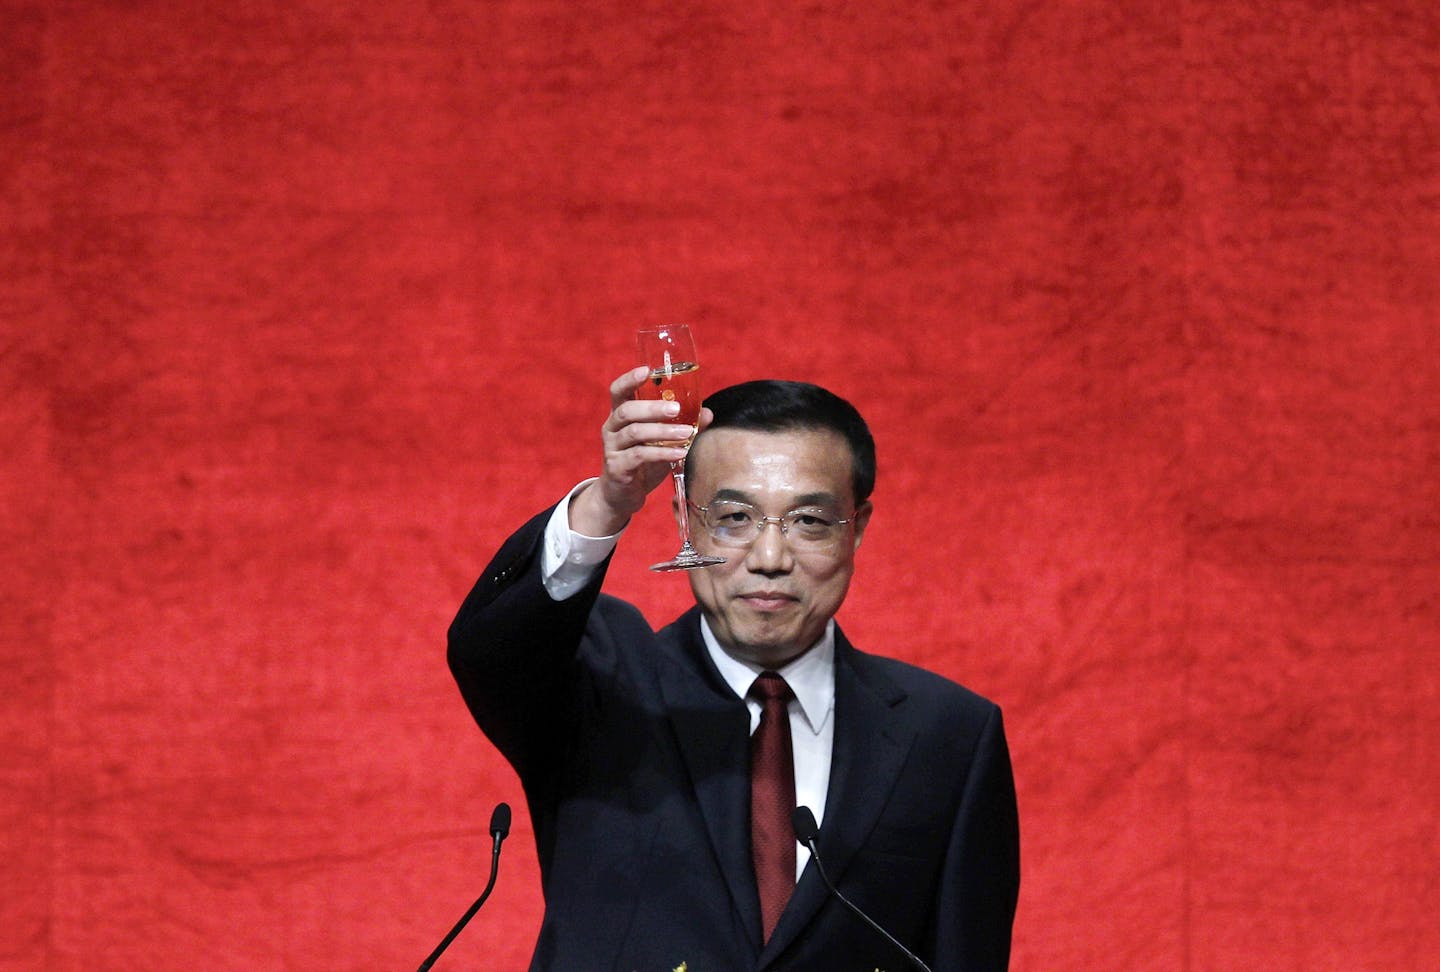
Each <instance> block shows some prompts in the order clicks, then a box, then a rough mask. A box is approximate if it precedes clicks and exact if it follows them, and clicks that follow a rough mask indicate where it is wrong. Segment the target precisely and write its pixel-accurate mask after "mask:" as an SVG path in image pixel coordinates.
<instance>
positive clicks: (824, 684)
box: [700, 614, 835, 735]
mask: <svg viewBox="0 0 1440 972" xmlns="http://www.w3.org/2000/svg"><path fill="white" fill-rule="evenodd" d="M700 636H701V637H702V638H704V639H705V648H706V649H707V650H708V651H709V652H710V658H711V659H712V660H713V661H714V662H715V667H716V668H718V669H719V670H720V675H721V677H723V678H724V679H725V683H726V684H727V685H729V686H730V689H731V691H733V692H734V693H735V694H736V695H737V696H738V697H740V698H742V699H743V698H745V693H747V692H749V691H750V683H751V682H753V681H755V676H757V675H759V674H760V673H761V672H763V671H765V669H764V668H761V667H760V666H759V665H754V664H751V663H750V662H743V661H741V660H740V659H738V658H734V657H731V655H730V654H728V653H727V652H726V651H725V649H724V648H722V647H720V641H719V639H717V638H716V637H715V632H713V631H711V630H710V622H709V621H707V620H706V619H705V615H704V614H701V615H700ZM776 671H777V672H778V674H779V675H780V677H782V678H783V679H785V681H786V683H787V684H788V685H789V686H790V690H791V691H792V692H794V693H795V701H797V702H799V703H800V713H801V715H803V716H804V717H805V722H806V724H807V725H808V726H809V727H810V731H811V732H813V733H815V734H816V735H819V734H820V730H821V729H823V728H825V723H826V721H827V720H828V719H829V718H830V713H831V712H832V711H834V709H835V619H834V618H831V619H830V620H829V621H828V622H826V624H825V633H824V634H822V635H821V636H820V640H819V641H817V642H815V644H814V645H813V646H812V647H811V648H810V650H809V651H806V652H803V653H802V654H801V655H800V656H799V657H798V658H794V659H792V660H791V661H789V662H787V663H786V664H785V665H783V666H782V667H780V668H779V669H777V670H776Z"/></svg>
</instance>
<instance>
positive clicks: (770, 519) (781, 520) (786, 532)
mask: <svg viewBox="0 0 1440 972" xmlns="http://www.w3.org/2000/svg"><path fill="white" fill-rule="evenodd" d="M715 502H716V501H715V500H711V501H710V504H709V505H706V506H701V505H700V504H699V503H697V502H695V501H694V500H692V499H690V498H688V497H687V498H686V500H685V505H686V506H688V507H690V508H691V509H692V510H695V511H696V512H697V513H701V514H709V512H710V506H711V505H714V503H715ZM720 502H722V503H733V504H734V505H735V506H743V507H746V508H747V509H751V510H754V511H755V536H753V537H751V538H750V539H749V540H746V541H744V542H743V543H734V542H733V541H732V542H727V541H725V540H721V539H720V538H719V537H717V536H715V530H714V529H713V528H712V527H711V526H710V523H709V522H708V520H707V518H706V516H705V515H702V516H701V517H700V522H701V523H702V524H704V526H705V532H706V533H707V534H709V536H710V539H712V540H714V541H715V542H716V543H718V544H720V545H721V546H722V547H728V548H729V549H731V550H747V549H749V548H750V547H751V546H752V545H753V544H754V543H755V541H756V540H759V539H760V534H761V532H762V531H763V530H764V529H765V524H767V523H774V524H775V525H776V526H777V527H779V529H780V536H781V538H782V539H783V540H784V541H785V542H786V543H791V541H790V527H788V526H786V525H785V518H786V517H787V516H790V515H792V514H794V513H799V512H801V511H802V510H820V507H818V506H797V507H795V508H794V509H793V510H786V511H785V512H784V513H782V514H780V515H779V516H765V515H763V514H761V512H760V508H759V507H758V506H755V505H753V504H751V503H746V502H744V501H742V500H720ZM859 512H860V510H859V508H858V507H857V508H856V509H855V510H853V511H852V512H851V513H850V515H849V516H847V517H842V518H840V519H836V520H831V521H830V525H831V526H845V525H847V524H850V523H854V522H855V521H856V520H858V519H859V517H858V516H857V515H856V514H858V513H859ZM840 536H841V534H840V533H836V534H835V536H834V537H833V538H832V539H830V540H826V541H824V542H825V543H826V544H830V543H834V542H835V541H836V540H838V539H839V538H840ZM791 547H792V549H800V550H805V549H809V550H813V551H815V552H816V553H821V552H828V550H827V548H826V547H823V546H820V547H815V546H811V547H808V548H807V547H806V546H804V545H803V543H802V545H801V546H800V547H798V548H796V547H795V546H794V544H793V543H792V544H791Z"/></svg>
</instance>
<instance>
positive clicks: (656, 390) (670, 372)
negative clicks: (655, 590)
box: [635, 324, 725, 570]
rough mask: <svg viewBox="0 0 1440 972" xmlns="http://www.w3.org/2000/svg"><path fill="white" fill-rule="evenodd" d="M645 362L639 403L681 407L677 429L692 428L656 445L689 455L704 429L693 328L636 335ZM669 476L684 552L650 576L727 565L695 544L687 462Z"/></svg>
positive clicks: (652, 330)
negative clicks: (697, 431)
mask: <svg viewBox="0 0 1440 972" xmlns="http://www.w3.org/2000/svg"><path fill="white" fill-rule="evenodd" d="M635 341H636V345H637V346H638V347H639V349H640V357H641V359H642V360H643V361H644V363H645V364H646V366H648V367H649V369H650V377H649V378H647V379H646V380H645V381H644V382H642V383H641V385H640V387H639V389H637V390H636V392H635V397H636V398H638V399H642V400H646V399H648V400H650V401H667V402H679V403H680V414H679V415H678V416H676V417H675V418H674V420H673V421H675V422H676V423H678V424H688V425H689V426H690V434H689V435H688V436H687V437H686V438H685V439H683V440H678V439H677V440H675V441H670V442H657V443H656V445H661V446H669V447H673V448H677V449H684V450H685V451H686V452H689V450H690V443H691V442H693V441H694V440H695V429H696V428H697V427H698V426H699V424H700V400H701V395H700V362H699V358H697V357H696V356H695V339H694V338H692V337H691V336H690V328H689V327H687V326H686V325H684V324H667V325H665V326H664V327H644V328H641V329H640V330H639V331H637V332H636V334H635ZM670 476H671V478H673V479H674V480H675V499H676V502H677V504H678V507H677V508H678V509H679V511H680V515H679V517H677V519H678V520H679V521H680V540H681V544H680V552H679V553H677V554H676V555H675V556H674V557H673V558H671V559H670V560H667V561H665V562H664V563H660V564H655V565H653V566H652V567H651V568H650V569H651V570H694V569H695V568H697V567H709V566H711V565H712V564H723V563H724V562H725V558H724V557H712V556H709V555H707V554H701V553H697V552H696V551H695V548H694V547H693V546H691V544H690V509H689V507H688V506H687V504H686V502H685V460H684V459H681V460H679V461H678V462H672V463H671V464H670Z"/></svg>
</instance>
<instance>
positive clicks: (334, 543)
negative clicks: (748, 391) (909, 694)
mask: <svg viewBox="0 0 1440 972" xmlns="http://www.w3.org/2000/svg"><path fill="white" fill-rule="evenodd" d="M1436 10H1437V8H1436V7H1435V6H1434V5H1433V4H1431V3H1429V2H1428V0H1423V2H1422V0H1414V2H1410V3H1401V2H1372V3H1355V4H1336V3H1326V2H1320V0H1313V2H1299V0H1277V2H1274V3H1254V2H1251V0H1208V2H1207V0H1182V2H1181V3H1179V4H1149V3H1137V2H1128V3H1126V2H1120V3H1117V2H1110V0H1078V2H1072V3H1048V4H1036V3H1026V2H1019V0H995V2H990V3H984V4H978V3H977V4H969V5H954V4H918V3H912V4H904V3H899V4H894V3H885V4H882V3H867V4H811V5H798V4H769V5H763V4H762V5H759V6H756V5H733V4H725V3H716V2H689V3H685V2H682V3H666V4H634V3H630V2H623V3H622V2H610V3H596V4H571V3H566V2H559V0H506V2H493V3H454V2H448V0H437V2H432V3H426V4H417V3H413V2H405V3H401V2H390V0H386V2H375V3H363V4H362V3H354V4H349V5H341V4H336V3H325V2H309V3H303V2H302V3H241V4H216V5H212V4H209V3H200V2H191V3H184V2H180V3H102V2H89V3H86V2H72V3H33V2H0V23H3V25H4V28H3V36H0V58H3V60H0V80H3V82H4V83H3V87H0V226H3V227H4V235H3V238H0V320H3V328H4V330H3V340H0V395H3V401H0V461H3V464H4V470H5V474H4V478H3V483H0V501H3V502H0V543H3V550H4V559H5V561H6V570H5V580H4V581H3V584H0V651H3V657H0V694H3V698H4V700H5V701H4V707H3V715H0V734H3V735H0V742H3V746H0V787H3V791H0V792H3V804H0V812H3V817H0V853H3V864H0V867H3V875H4V882H5V892H4V895H3V899H0V901H3V903H0V965H3V967H4V968H7V969H8V968H14V969H37V968H47V969H57V970H68V969H85V970H91V969H152V968H153V969H170V968H174V969H191V968H207V969H235V970H253V969H270V968H274V969H282V968H293V969H372V968H373V969H378V968H405V967H412V966H414V965H416V964H418V963H419V961H420V959H422V958H423V957H424V956H425V954H426V953H427V952H428V951H429V950H430V948H431V947H432V946H433V945H434V943H435V941H436V940H437V939H438V938H439V937H440V936H441V935H442V934H443V933H444V931H445V930H446V929H447V928H448V927H449V926H450V924H451V923H452V922H453V921H454V919H455V918H456V917H458V915H459V913H460V912H461V911H463V910H464V908H465V906H466V905H467V904H468V903H469V902H470V900H471V899H472V898H473V896H474V895H475V894H476V893H478V889H479V887H480V886H481V884H482V883H483V880H484V871H485V865H486V858H487V856H488V846H489V841H488V838H487V837H486V835H485V833H484V830H485V824H486V821H487V818H488V815H489V812H490V809H491V807H492V806H493V805H494V803H495V802H496V801H498V800H502V799H504V800H508V801H510V802H511V803H513V804H515V805H516V806H517V809H518V808H519V807H520V805H521V803H522V801H521V795H520V793H519V789H518V786H517V785H516V782H515V779H514V777H513V775H512V774H511V773H510V771H509V770H508V769H507V768H506V767H505V765H504V764H503V763H502V762H501V761H500V760H499V759H498V758H497V757H496V755H495V754H494V753H493V752H492V751H491V749H490V748H489V747H488V745H487V744H486V743H485V742H484V741H483V739H482V738H481V737H480V736H479V733H478V731H477V730H475V729H474V727H473V726H472V725H471V723H470V722H469V720H468V717H467V715H466V713H465V710H464V708H463V706H462V704H461V702H460V700H459V698H458V696H457V694H456V692H455V691H454V689H453V687H452V685H451V683H450V680H449V676H448V674H447V672H446V670H445V667H444V661H443V641H444V630H445V626H446V624H447V623H448V620H449V618H450V615H451V613H452V612H453V610H454V609H455V607H456V606H457V605H458V603H459V600H460V598H461V597H462V596H463V594H464V592H465V591H466V590H467V589H468V587H469V584H470V583H471V581H472V579H473V577H474V576H475V574H476V573H477V572H478V571H479V569H480V567H481V566H482V565H483V563H484V561H485V560H486V559H487V557H488V555H489V554H490V552H491V551H492V550H493V549H494V547H495V546H496V545H497V544H498V543H499V541H500V540H501V539H502V538H503V537H504V536H505V535H506V533H507V532H508V531H509V530H510V529H511V528H513V527H514V526H516V525H518V523H519V522H520V521H521V519H522V518H523V517H525V516H527V515H528V514H529V513H531V512H533V511H535V510H538V509H539V508H541V507H542V506H544V505H546V504H548V503H549V502H551V501H553V500H554V499H555V498H557V497H558V496H559V495H560V494H561V492H562V491H563V490H565V489H566V488H568V487H569V486H570V485H571V483H572V482H574V481H575V480H576V479H578V478H580V477H581V476H583V475H586V474H588V472H589V471H590V470H591V468H592V467H593V466H594V465H595V452H596V429H597V428H598V425H599V422H600V421H601V419H602V417H603V414H604V410H605V391H604V389H605V386H606V384H607V383H608V381H609V380H610V378H611V377H613V376H614V375H615V374H616V373H618V372H619V371H620V370H622V369H623V368H625V367H627V366H629V365H630V364H631V363H632V362H633V359H632V356H631V351H630V332H631V330H632V329H633V328H634V327H635V326H636V325H638V324H641V323H654V322H663V321H672V320H685V321H689V322H691V323H692V324H693V325H694V326H695V328H696V330H697V333H698V335H699V337H700V339H701V342H702V353H703V356H704V359H705V362H706V366H707V370H708V373H709V382H710V383H711V385H712V387H713V386H715V385H719V384H722V383H729V382H731V381H736V380H742V379H747V378H753V377H761V376H777V377H794V378H803V379H809V380H814V381H818V382H821V383H823V384H826V385H829V386H831V387H833V388H835V389H836V390H838V391H840V392H841V393H842V394H845V395H846V396H847V397H850V398H851V399H852V400H854V401H855V402H856V403H857V404H858V405H859V406H860V407H861V408H862V410H864V411H865V412H866V413H867V414H868V415H869V416H870V417H871V419H872V421H873V424H874V426H875V431H876V433H877V438H878V440H879V446H880V454H881V474H880V484H879V488H878V491H877V494H876V497H875V499H876V515H875V520H874V524H873V526H872V528H871V532H870V534H869V535H868V537H867V541H866V544H865V548H864V550H863V551H862V556H861V563H860V569H859V576H858V580H857V585H856V588H855V590H854V593H853V595H852V598H851V600H850V602H849V604H848V605H847V607H846V608H845V610H844V612H843V614H842V621H843V623H844V624H845V626H846V628H847V630H848V631H849V632H850V634H851V635H852V637H853V638H854V639H855V640H856V641H857V642H858V643H860V644H861V645H862V646H864V647H868V648H870V649H872V650H878V651H883V652H888V653H892V654H895V655H898V656H900V657H902V658H907V659H910V660H914V661H917V662H920V663H923V664H926V665H929V666H931V667H934V668H936V669H938V670H939V671H942V672H944V673H946V674H949V675H951V676H953V677H955V678H958V679H960V680H962V681H964V682H966V683H967V684H969V685H971V686H972V687H974V688H976V689H978V690H980V691H981V692H984V693H986V694H988V695H990V696H992V697H993V698H995V699H997V700H998V701H1000V702H1001V703H1002V704H1003V705H1004V706H1005V709H1006V713H1007V723H1008V727H1009V732H1010V736H1011V744H1012V748H1013V751H1014V758H1015V762H1016V768H1017V775H1018V785H1019V795H1020V801H1021V809H1022V823H1023V829H1024V887H1023V890H1022V895H1021V904H1020V913H1019V918H1018V922H1017V927H1016V947H1015V963H1014V965H1015V967H1016V968H1017V969H1025V970H1054V969H1064V970H1069V969H1087V970H1088V969H1143V970H1149V969H1158V970H1167V969H1183V970H1228V969H1241V968H1245V969H1249V968H1263V969H1295V970H1302V969H1303V970H1307V972H1310V970H1322V969H1337V970H1338V969H1345V970H1353V969H1367V970H1397V972H1399V970H1415V969H1420V968H1423V967H1427V966H1428V965H1429V964H1430V963H1433V961H1434V955H1435V954H1436V953H1437V952H1440V922H1437V921H1436V920H1435V914H1436V911H1437V907H1440V892H1437V882H1436V873H1437V860H1440V846H1437V844H1440V839H1437V824H1436V812H1435V809H1436V806H1437V805H1440V783H1437V780H1440V757H1437V751H1436V740H1437V738H1440V698H1437V695H1440V691H1437V682H1440V676H1437V663H1436V654H1437V648H1440V644H1437V641H1440V639H1437V630H1440V603H1437V594H1436V591H1437V590H1440V512H1437V511H1440V408H1437V405H1440V354H1437V350H1440V348H1437V340H1436V329H1437V322H1436V317H1437V312H1440V273H1437V266H1440V13H1437V12H1436ZM672 542H673V540H672V537H671V533H670V527H669V525H668V523H667V522H666V517H665V516H664V515H663V514H662V512H661V510H660V509H659V508H658V506H657V508H655V509H652V510H650V511H648V512H647V513H646V514H644V515H643V517H642V519H641V522H639V523H638V524H637V525H636V527H635V528H634V529H633V531H632V534H631V535H630V536H629V537H628V538H627V541H626V544H625V547H624V548H623V550H622V552H621V554H620V556H619V560H618V562H617V564H616V566H615V568H614V570H613V572H612V574H611V584H610V586H611V589H612V590H613V591H614V592H615V593H618V594H621V595H624V596H628V597H631V598H632V599H635V600H637V601H638V602H639V603H640V604H641V605H642V607H643V608H644V609H645V610H646V612H647V613H648V614H649V615H650V617H651V618H652V620H655V621H662V620H665V619H667V618H668V616H670V615H672V614H673V613H675V612H676V611H677V610H678V609H679V608H681V607H682V606H683V605H684V604H685V603H686V600H687V596H686V594H685V590H684V582H683V580H677V579H675V578H668V579H667V578H662V577H656V576H653V575H651V574H649V573H647V572H646V571H645V570H644V569H643V565H644V564H645V563H647V562H648V561H650V560H652V559H654V558H655V557H657V556H659V555H661V554H664V553H668V552H669V551H668V549H667V548H668V547H669V546H670V545H671V544H672ZM537 887H538V885H537V879H536V873H535V866H534V863H533V844H532V843H531V840H530V834H529V827H528V820H527V819H525V817H524V815H523V814H520V815H519V816H518V818H517V826H516V833H515V836H514V837H513V838H512V840H511V842H510V844H509V846H508V848H507V855H506V860H505V861H504V864H503V873H502V877H501V882H500V887H499V890H498V891H497V892H496V894H495V896H494V898H493V899H492V901H491V903H490V905H488V906H487V910H486V911H484V912H482V913H481V916H480V918H479V919H477V921H476V922H475V923H474V924H473V925H472V926H471V928H470V929H469V930H468V931H467V932H466V933H465V935H464V936H462V938H461V939H460V940H459V941H458V942H457V943H456V945H455V947H454V948H453V950H452V954H451V956H449V957H448V958H447V960H446V962H447V963H448V967H450V968H473V967H484V968H497V969H518V968H521V967H523V964H524V961H525V957H526V956H527V955H528V951H529V946H530V943H531V942H532V940H533V936H534V934H535V930H536V927H537V923H538V917H539V907H540V905H539V899H538V890H537Z"/></svg>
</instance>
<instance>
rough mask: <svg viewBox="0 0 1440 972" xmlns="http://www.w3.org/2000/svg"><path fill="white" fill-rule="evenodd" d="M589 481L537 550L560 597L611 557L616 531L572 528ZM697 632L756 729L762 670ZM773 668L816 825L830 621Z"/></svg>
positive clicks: (826, 787) (799, 800) (798, 789)
mask: <svg viewBox="0 0 1440 972" xmlns="http://www.w3.org/2000/svg"><path fill="white" fill-rule="evenodd" d="M594 481H595V480H593V479H587V480H585V482H583V483H580V484H579V485H577V486H576V487H575V488H574V489H572V490H571V491H570V493H569V495H567V496H566V498H565V500H564V501H563V502H561V503H560V505H559V506H557V507H556V508H555V512H554V514H552V515H551V517H550V519H549V521H548V522H547V523H546V525H545V540H544V546H543V549H542V551H541V555H540V571H541V579H542V581H543V583H544V585H545V590H546V591H547V592H548V593H549V594H550V596H551V597H552V598H554V599H555V600H557V601H563V600H565V599H566V598H568V597H570V596H571V595H573V594H575V593H576V592H577V591H579V590H580V588H582V587H584V586H585V584H586V583H587V582H588V581H589V580H590V578H591V577H592V576H594V573H595V568H597V567H598V566H599V565H600V563H601V562H602V561H604V559H605V558H606V557H608V556H609V555H610V551H612V550H614V549H615V544H616V543H617V542H618V541H619V539H620V534H619V533H616V534H614V535H612V536H608V537H587V536H585V535H583V534H580V533H576V532H575V531H574V530H571V529H570V516H569V511H570V500H571V499H572V498H574V496H575V494H576V493H578V492H579V491H580V490H581V489H582V488H583V487H585V486H587V485H589V484H590V483H592V482H594ZM621 532H624V531H621ZM700 634H701V636H702V637H703V638H704V640H705V647H706V649H708V650H709V652H710V657H711V659H712V660H713V661H714V662H715V667H716V668H718V669H719V670H720V674H721V676H722V677H723V678H724V679H725V682H726V684H728V685H729V686H730V689H731V691H733V692H734V693H735V695H736V697H738V698H741V699H745V705H746V707H747V708H748V709H749V710H750V731H751V732H752V733H753V732H754V731H755V728H756V727H757V726H758V725H759V724H760V703H759V702H758V701H756V700H754V699H750V698H747V697H746V696H747V693H748V692H749V691H750V684H751V683H752V682H753V681H755V678H756V676H758V675H759V674H760V673H761V672H762V671H764V669H762V668H761V667H760V666H758V665H754V664H751V663H749V662H744V661H740V660H739V659H738V658H734V657H732V656H731V655H729V654H728V653H726V651H725V649H724V648H722V647H721V646H720V642H719V640H718V639H717V638H716V637H715V633H714V632H713V631H711V630H710V623H709V622H708V621H707V620H706V619H705V617H704V615H701V617H700ZM777 671H778V673H779V674H780V676H781V677H782V678H784V679H785V681H786V682H787V683H788V684H789V685H790V690H791V691H792V692H794V693H795V697H794V698H793V699H791V700H790V742H791V748H792V750H793V752H794V754H795V801H796V805H797V806H802V807H809V808H810V809H811V810H812V811H814V813H815V821H816V823H821V822H823V821H824V819H825V798H826V796H827V795H828V793H829V791H830V758H831V754H832V751H833V749H834V744H835V719H834V714H835V621H834V619H831V620H830V622H829V623H827V624H826V625H825V633H824V634H822V635H821V636H820V640H819V641H818V642H816V643H815V645H814V646H813V647H812V648H811V649H810V650H809V651H807V652H805V653H804V654H802V655H801V656H800V657H798V658H796V659H794V660H793V661H791V662H789V663H788V664H786V665H784V666H783V667H781V668H779V669H777ZM809 860H810V849H809V848H807V847H805V846H804V845H803V844H799V843H797V844H796V845H795V879H796V880H797V881H798V880H799V879H800V873H801V872H802V871H804V870H805V864H806V863H807V862H808V861H809Z"/></svg>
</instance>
